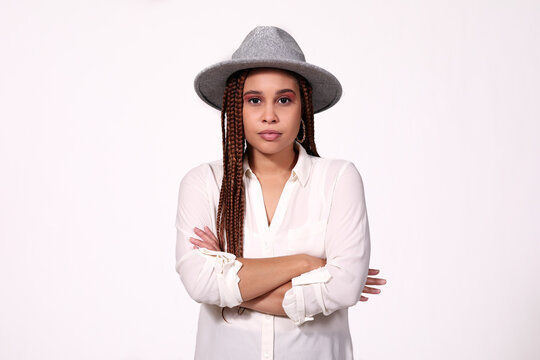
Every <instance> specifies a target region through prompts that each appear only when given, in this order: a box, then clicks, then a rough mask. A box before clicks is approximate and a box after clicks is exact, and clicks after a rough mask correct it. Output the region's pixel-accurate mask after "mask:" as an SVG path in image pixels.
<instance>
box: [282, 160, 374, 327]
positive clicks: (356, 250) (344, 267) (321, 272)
mask: <svg viewBox="0 0 540 360" xmlns="http://www.w3.org/2000/svg"><path fill="white" fill-rule="evenodd" d="M332 194H333V195H332V201H331V208H330V212H329V216H328V223H327V230H326V236H325V251H326V265H325V266H323V267H320V268H318V269H315V270H312V271H310V272H308V273H304V274H302V275H300V276H299V277H296V278H294V279H292V285H293V286H292V288H291V289H290V290H288V291H287V292H286V293H285V296H284V298H283V302H282V306H283V309H284V311H285V313H286V314H287V315H288V317H289V318H290V319H291V320H293V321H294V322H295V324H296V325H301V324H303V323H304V322H306V321H310V320H313V316H314V315H317V314H319V313H322V314H324V315H329V314H331V313H333V312H334V311H336V310H338V309H343V308H347V307H350V306H353V305H355V304H356V303H357V302H358V301H359V299H360V296H361V294H362V289H363V288H364V285H365V284H366V280H367V275H368V269H369V258H370V250H371V244H370V235H369V223H368V217H367V210H366V204H365V197H364V186H363V181H362V178H361V176H360V173H359V172H358V170H357V169H356V167H355V166H354V164H353V163H352V162H346V164H345V165H344V166H343V167H342V168H341V171H340V174H339V175H338V177H337V180H336V182H335V184H334V188H333V191H332Z"/></svg>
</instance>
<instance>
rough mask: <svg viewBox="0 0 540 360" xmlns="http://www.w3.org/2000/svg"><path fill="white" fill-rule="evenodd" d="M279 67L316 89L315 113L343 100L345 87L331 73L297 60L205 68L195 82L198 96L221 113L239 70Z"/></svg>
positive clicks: (233, 62) (238, 62) (231, 63)
mask: <svg viewBox="0 0 540 360" xmlns="http://www.w3.org/2000/svg"><path fill="white" fill-rule="evenodd" d="M263 67H264V68H266V67H268V68H275V69H281V70H289V71H292V72H295V73H297V74H300V75H302V76H303V77H304V78H305V79H306V80H307V81H309V83H310V84H311V87H312V88H313V96H312V102H313V112H314V113H318V112H321V111H323V110H326V109H328V108H330V107H331V106H333V105H334V104H335V103H337V102H338V100H339V99H340V98H341V93H342V89H341V84H340V83H339V81H338V79H337V78H336V77H335V76H334V75H332V74H331V73H329V72H328V71H326V70H324V69H323V68H320V67H318V66H316V65H312V64H309V63H306V62H303V61H294V60H276V59H272V60H266V59H260V60H253V59H252V60H245V59H233V60H226V61H222V62H219V63H217V64H214V65H212V66H209V67H207V68H205V69H203V70H202V71H201V72H200V73H199V74H198V75H197V76H196V77H195V81H194V86H195V91H196V92H197V95H199V97H200V98H201V99H202V100H203V101H204V102H205V103H207V104H208V105H210V106H212V107H214V108H216V109H218V110H221V105H222V101H223V92H224V91H225V85H226V81H227V79H228V77H229V76H230V75H231V74H233V73H234V72H236V71H238V70H244V69H251V68H263Z"/></svg>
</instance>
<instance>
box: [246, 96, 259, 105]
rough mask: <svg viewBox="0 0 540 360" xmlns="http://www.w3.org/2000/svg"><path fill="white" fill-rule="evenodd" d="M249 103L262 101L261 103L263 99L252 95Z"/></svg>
mask: <svg viewBox="0 0 540 360" xmlns="http://www.w3.org/2000/svg"><path fill="white" fill-rule="evenodd" d="M248 103H252V104H260V103H261V99H259V98H256V97H252V98H249V99H248Z"/></svg>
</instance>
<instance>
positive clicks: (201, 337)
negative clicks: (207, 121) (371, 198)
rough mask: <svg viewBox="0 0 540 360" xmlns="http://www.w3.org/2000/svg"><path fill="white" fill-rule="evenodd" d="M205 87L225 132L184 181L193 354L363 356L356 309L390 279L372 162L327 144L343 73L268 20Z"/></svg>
mask: <svg viewBox="0 0 540 360" xmlns="http://www.w3.org/2000/svg"><path fill="white" fill-rule="evenodd" d="M195 88H196V91H197V93H198V94H199V96H200V97H201V99H203V100H204V101H205V102H207V103H208V104H210V105H211V106H213V107H215V108H218V109H221V119H222V134H223V159H222V160H218V161H214V162H211V163H207V164H202V165H200V166H198V167H196V168H194V169H192V170H190V171H189V172H188V173H187V174H186V175H185V176H184V178H183V179H182V181H181V184H180V189H179V198H178V212H177V221H176V227H177V234H178V236H177V248H176V259H177V265H176V269H177V271H178V273H179V275H180V278H181V280H182V282H183V284H184V286H185V288H186V290H187V292H188V293H189V295H190V296H191V297H192V298H193V299H194V300H195V301H197V302H199V303H201V310H200V314H199V328H198V333H197V346H196V351H195V358H196V359H218V358H219V359H257V358H260V359H285V358H287V359H352V358H353V352H352V342H351V337H350V333H349V327H348V313H347V309H348V307H350V306H353V305H355V304H356V303H357V302H358V301H359V300H367V298H365V297H363V296H361V293H362V290H364V292H368V293H377V292H378V291H379V290H378V289H374V288H369V287H367V286H366V287H365V288H364V286H365V285H366V283H368V284H378V285H380V284H383V283H384V280H382V279H372V278H367V275H368V265H369V257H370V239H369V225H368V219H367V212H366V208H365V201H364V192H363V184H362V179H361V177H360V174H359V173H358V171H357V170H356V167H355V166H354V164H353V163H352V162H349V161H345V160H337V159H323V158H320V157H319V155H318V153H317V149H316V146H315V141H314V127H313V125H314V124H313V114H314V113H316V112H319V111H322V110H325V109H327V108H329V107H331V106H332V105H334V104H335V103H336V102H337V101H338V100H339V98H340V96H341V85H340V84H339V82H338V80H337V79H336V78H335V77H334V76H333V75H332V74H330V73H329V72H327V71H326V70H324V69H321V68H319V67H316V66H314V65H311V64H308V63H306V62H305V59H304V55H303V53H302V50H301V49H300V47H299V46H298V44H297V43H296V41H295V40H294V39H293V38H292V37H291V36H290V35H289V34H288V33H286V32H285V31H283V30H282V29H279V28H276V27H257V28H255V29H254V30H252V31H251V32H250V33H249V34H248V35H247V37H246V38H245V39H244V41H243V42H242V44H241V46H240V48H239V49H238V50H237V51H236V52H235V53H234V54H233V56H232V59H231V60H228V61H224V62H221V63H218V64H216V65H214V66H211V67H209V68H206V69H204V70H203V71H202V72H201V73H199V75H198V76H197V78H196V79H195ZM377 272H378V271H376V270H375V271H373V272H371V273H369V274H370V275H371V274H376V273H377Z"/></svg>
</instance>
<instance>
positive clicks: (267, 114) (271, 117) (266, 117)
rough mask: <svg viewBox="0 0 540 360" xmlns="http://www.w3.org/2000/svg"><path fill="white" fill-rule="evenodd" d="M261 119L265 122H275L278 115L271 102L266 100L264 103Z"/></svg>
mask: <svg viewBox="0 0 540 360" xmlns="http://www.w3.org/2000/svg"><path fill="white" fill-rule="evenodd" d="M262 119H263V122H267V123H275V122H277V121H278V117H277V114H276V111H275V109H274V104H273V103H271V102H268V103H267V104H266V105H265V107H264V113H263V118H262Z"/></svg>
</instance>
